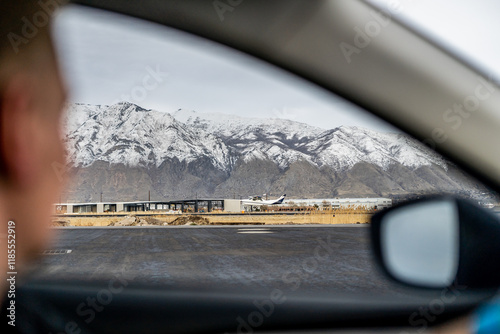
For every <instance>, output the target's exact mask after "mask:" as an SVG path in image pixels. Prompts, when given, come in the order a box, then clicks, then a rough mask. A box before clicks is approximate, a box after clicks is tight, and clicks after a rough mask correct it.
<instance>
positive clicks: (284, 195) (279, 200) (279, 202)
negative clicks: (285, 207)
mask: <svg viewBox="0 0 500 334" xmlns="http://www.w3.org/2000/svg"><path fill="white" fill-rule="evenodd" d="M285 197H286V194H283V195H281V197H280V198H278V200H277V201H276V204H281V203H283V200H284V199H285Z"/></svg>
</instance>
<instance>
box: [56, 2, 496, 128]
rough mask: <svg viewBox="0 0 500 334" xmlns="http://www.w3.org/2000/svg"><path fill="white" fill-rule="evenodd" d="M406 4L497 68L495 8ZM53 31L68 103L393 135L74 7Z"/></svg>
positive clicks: (214, 53)
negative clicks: (123, 104) (370, 130)
mask: <svg viewBox="0 0 500 334" xmlns="http://www.w3.org/2000/svg"><path fill="white" fill-rule="evenodd" d="M374 1H375V2H378V3H382V4H384V3H385V0H374ZM400 2H401V4H402V6H401V9H400V10H399V11H398V12H397V13H396V14H397V15H402V16H403V17H406V18H410V19H412V20H414V21H415V22H417V23H420V24H423V25H425V26H426V27H428V29H429V31H432V33H433V34H436V36H438V38H442V39H445V40H446V41H447V42H450V43H452V44H453V45H455V46H456V45H458V47H459V48H461V50H462V51H464V52H469V53H470V51H473V53H475V54H479V55H480V57H479V59H478V60H477V61H479V62H481V63H483V64H486V65H485V66H489V67H490V68H493V66H496V67H497V68H498V65H496V62H498V58H499V57H498V56H499V55H500V43H498V42H497V39H496V38H495V33H496V32H498V31H500V27H499V23H498V20H497V19H496V17H494V15H495V16H496V15H497V14H498V13H500V11H499V9H500V8H499V5H498V4H497V3H496V2H495V1H494V0H489V1H488V0H486V1H476V2H472V1H466V0H463V1H446V3H447V5H444V4H441V5H436V2H433V1H430V0H420V1H411V0H401V1H400ZM56 22H57V24H56V26H55V32H56V37H57V41H58V48H59V51H60V57H61V60H62V64H63V69H64V72H65V74H66V77H67V81H68V83H69V85H70V88H71V97H70V99H71V101H72V102H79V103H89V104H112V103H115V102H118V101H122V100H128V101H130V102H133V103H136V104H138V105H140V106H142V107H145V108H151V109H156V110H159V111H167V112H173V111H175V110H178V109H189V110H195V111H198V112H222V113H229V114H236V115H240V116H247V117H274V118H287V119H291V120H296V121H300V122H304V123H308V124H311V125H315V126H319V127H322V128H334V127H336V126H340V125H357V126H363V127H368V128H373V129H377V130H382V131H391V128H390V127H387V126H385V125H384V123H381V122H380V121H378V120H377V119H376V118H374V117H373V116H371V115H369V114H365V113H360V112H359V109H358V108H356V107H354V106H352V105H350V104H348V103H347V102H344V101H343V100H341V99H339V98H336V97H335V96H332V95H331V94H329V93H325V92H323V91H321V90H320V89H318V88H316V87H314V86H312V85H310V84H308V83H306V82H303V81H302V80H299V79H296V78H295V77H294V76H292V75H290V74H287V73H285V72H283V71H281V70H279V69H276V68H274V67H272V66H270V65H267V64H265V63H262V62H260V61H258V60H255V59H253V58H251V57H248V56H244V55H241V54H240V53H238V52H236V51H233V50H231V49H228V48H226V47H223V46H220V45H218V44H215V43H212V42H209V41H206V40H203V39H200V38H197V37H194V36H191V35H188V34H184V33H180V32H178V31H175V30H172V29H169V28H166V27H163V26H159V25H155V24H152V23H148V22H143V21H140V20H137V19H132V18H128V17H123V16H120V15H115V14H108V13H104V12H100V11H96V10H92V9H87V8H76V7H73V8H72V7H69V8H67V9H65V10H64V11H63V12H62V13H61V14H60V15H59V17H58V20H57V21H56ZM476 59H477V57H476ZM152 73H155V74H152ZM499 73H500V71H499ZM145 80H146V81H145Z"/></svg>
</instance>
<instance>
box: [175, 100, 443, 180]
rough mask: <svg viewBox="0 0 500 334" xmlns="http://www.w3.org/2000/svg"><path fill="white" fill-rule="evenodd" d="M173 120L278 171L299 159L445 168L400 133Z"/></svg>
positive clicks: (184, 116) (229, 119) (211, 117)
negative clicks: (279, 168) (269, 162)
mask: <svg viewBox="0 0 500 334" xmlns="http://www.w3.org/2000/svg"><path fill="white" fill-rule="evenodd" d="M173 117H174V118H175V119H177V120H178V121H180V122H183V123H184V124H186V125H189V126H191V127H195V128H197V129H201V130H204V131H207V132H210V133H213V134H215V135H217V136H219V137H221V138H223V139H224V141H225V142H226V143H228V145H230V146H232V147H234V148H235V149H236V151H238V152H239V153H240V154H241V156H242V159H243V160H244V161H248V160H251V159H253V158H257V159H269V160H271V161H274V162H275V163H277V164H278V165H279V166H280V167H281V168H287V167H288V166H290V164H291V163H293V162H295V161H299V160H306V161H308V162H310V163H312V164H313V165H315V166H317V167H323V166H327V167H330V168H333V169H335V170H337V171H338V170H346V169H350V168H352V167H353V166H354V165H355V164H357V163H359V162H367V163H371V164H375V165H377V166H380V167H382V168H383V169H387V168H388V167H389V165H391V164H393V163H400V164H402V165H404V166H406V167H409V168H412V169H415V168H418V167H421V166H430V165H432V164H435V165H438V166H441V167H443V168H445V169H446V168H447V165H446V162H445V161H444V160H443V159H442V158H441V157H440V156H439V155H437V154H435V153H434V152H432V151H431V150H429V149H427V148H426V147H425V146H423V145H420V144H418V143H417V142H415V140H413V139H411V138H410V137H409V136H406V135H403V134H398V133H381V132H376V131H372V130H368V129H364V128H359V127H346V126H341V127H338V128H336V129H332V130H327V131H325V130H323V129H321V128H317V127H313V126H310V125H307V124H304V123H299V122H294V121H290V120H284V119H258V118H245V117H238V116H232V115H224V114H214V113H212V114H209V113H196V112H194V111H187V110H178V111H177V112H175V113H174V114H173Z"/></svg>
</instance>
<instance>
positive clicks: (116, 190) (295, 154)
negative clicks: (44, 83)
mask: <svg viewBox="0 0 500 334" xmlns="http://www.w3.org/2000/svg"><path fill="white" fill-rule="evenodd" d="M65 134H66V144H67V145H66V146H67V150H68V162H69V165H70V170H71V172H72V180H71V182H70V185H69V187H68V189H67V191H66V193H65V194H64V195H63V199H64V200H67V201H98V200H100V196H101V193H102V196H103V199H104V200H105V201H117V200H123V201H128V200H145V199H147V198H148V193H149V192H151V199H153V200H154V199H163V198H167V199H174V198H194V197H198V198H201V197H220V198H239V197H240V196H243V197H247V196H249V195H255V194H263V193H266V194H274V195H279V194H282V193H287V194H288V196H289V197H291V198H294V197H295V198H331V197H371V196H397V195H405V194H425V193H436V192H453V193H461V194H462V195H466V196H474V197H477V196H479V194H481V193H483V192H485V191H486V190H485V189H484V188H482V187H481V186H480V185H478V184H476V183H475V182H474V181H472V180H470V179H468V178H467V177H466V176H465V175H464V174H463V173H462V172H461V171H460V170H458V169H457V168H456V167H455V166H454V165H452V164H450V163H448V162H446V161H445V160H444V159H442V158H441V157H440V156H439V155H437V154H435V153H434V152H432V151H430V150H429V149H427V148H426V147H424V146H422V145H420V144H418V143H417V142H416V141H414V140H413V139H411V138H410V137H408V136H406V135H403V134H398V133H380V132H376V131H372V130H368V129H364V128H357V127H346V126H341V127H338V128H335V129H331V130H323V129H320V128H317V127H313V126H309V125H307V124H303V123H298V122H293V121H289V120H283V119H257V118H243V117H237V116H231V115H224V114H205V113H197V112H194V111H187V110H178V111H177V112H175V113H173V114H169V113H165V112H160V111H154V110H146V109H143V108H141V107H139V106H137V105H134V104H131V103H126V102H124V103H119V104H116V105H112V106H94V105H83V104H73V105H70V106H69V108H68V113H67V119H66V122H65Z"/></svg>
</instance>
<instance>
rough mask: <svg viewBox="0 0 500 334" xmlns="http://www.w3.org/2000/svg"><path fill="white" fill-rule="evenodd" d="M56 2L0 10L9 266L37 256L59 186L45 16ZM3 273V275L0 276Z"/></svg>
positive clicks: (58, 87) (61, 94)
mask: <svg viewBox="0 0 500 334" xmlns="http://www.w3.org/2000/svg"><path fill="white" fill-rule="evenodd" d="M59 4H60V0H59V1H56V0H36V1H35V0H12V1H2V2H1V3H0V12H1V13H2V20H1V21H0V35H1V38H0V220H1V221H0V225H1V226H2V231H0V237H1V243H0V245H1V246H0V247H1V249H0V254H1V255H2V258H1V260H0V261H2V264H1V265H0V268H1V270H3V267H4V266H6V264H7V260H6V257H7V245H6V243H5V242H6V236H5V233H6V231H7V223H8V221H9V220H12V221H14V222H15V224H16V225H15V226H16V262H17V263H18V264H21V263H22V262H24V261H26V260H27V259H29V258H30V257H31V256H33V255H34V254H37V253H39V252H40V251H41V250H42V249H43V247H44V246H45V244H46V242H47V239H48V224H49V221H50V215H51V213H52V203H55V202H56V201H57V199H58V196H59V191H60V190H61V187H62V186H63V184H62V180H61V177H60V176H61V171H60V166H61V164H63V163H64V160H63V159H64V154H63V146H62V145H63V144H62V141H61V137H60V133H59V131H60V126H59V122H60V118H61V113H62V109H63V105H64V103H65V89H64V85H63V83H62V80H61V76H60V73H59V69H58V64H57V60H56V56H55V51H54V48H53V45H52V40H51V37H50V22H49V21H50V16H51V15H50V14H52V13H51V12H53V11H54V10H55V9H56V7H57V6H58V5H59ZM3 272H4V273H5V272H6V271H3Z"/></svg>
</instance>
